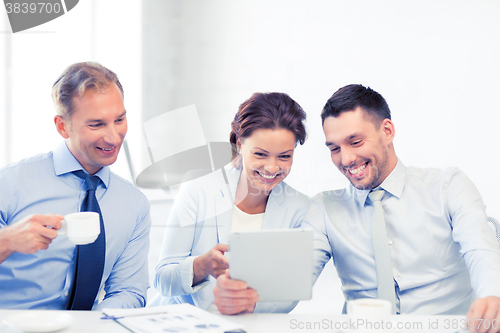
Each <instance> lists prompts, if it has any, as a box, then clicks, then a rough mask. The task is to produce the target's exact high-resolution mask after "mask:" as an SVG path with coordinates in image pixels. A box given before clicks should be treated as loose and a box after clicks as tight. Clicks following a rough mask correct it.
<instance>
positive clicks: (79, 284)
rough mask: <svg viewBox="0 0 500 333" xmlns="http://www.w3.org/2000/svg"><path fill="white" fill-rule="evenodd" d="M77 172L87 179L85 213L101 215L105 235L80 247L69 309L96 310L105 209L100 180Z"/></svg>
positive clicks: (80, 171) (103, 251)
mask: <svg viewBox="0 0 500 333" xmlns="http://www.w3.org/2000/svg"><path fill="white" fill-rule="evenodd" d="M73 173H74V174H75V175H76V176H78V177H80V178H82V179H85V185H86V187H87V195H86V196H85V199H83V203H82V207H81V209H80V211H82V212H96V213H99V217H100V220H101V233H100V234H99V237H97V239H96V241H95V242H94V243H91V244H86V245H77V249H76V270H75V278H74V281H73V285H72V289H71V290H72V291H71V295H70V298H69V302H68V310H92V306H93V305H94V300H95V298H96V297H97V293H98V292H99V286H100V285H101V279H102V272H103V270H104V257H105V255H106V235H105V230H104V222H103V220H102V214H101V209H100V208H99V203H98V202H97V198H96V196H95V190H96V188H97V183H98V182H99V177H97V176H91V175H87V174H86V173H85V172H83V171H82V170H78V171H73Z"/></svg>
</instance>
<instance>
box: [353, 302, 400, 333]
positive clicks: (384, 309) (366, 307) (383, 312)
mask: <svg viewBox="0 0 500 333" xmlns="http://www.w3.org/2000/svg"><path fill="white" fill-rule="evenodd" d="M347 315H348V316H349V318H350V319H351V320H353V321H354V322H355V323H356V324H357V331H356V332H386V331H389V330H390V328H392V323H391V315H392V304H391V302H389V301H387V300H385V299H374V298H360V299H356V300H352V301H348V302H347ZM389 325H390V326H391V327H390V328H389Z"/></svg>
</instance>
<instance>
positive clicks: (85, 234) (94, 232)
mask: <svg viewBox="0 0 500 333" xmlns="http://www.w3.org/2000/svg"><path fill="white" fill-rule="evenodd" d="M61 222H62V227H61V229H59V230H58V231H57V233H58V234H62V235H66V236H67V237H68V239H69V240H70V241H71V242H73V243H75V244H77V245H85V244H90V243H93V242H94V241H95V240H96V239H97V237H98V236H99V234H100V233H101V224H100V220H99V214H98V213H96V212H79V213H72V214H68V215H66V216H64V220H62V221H61Z"/></svg>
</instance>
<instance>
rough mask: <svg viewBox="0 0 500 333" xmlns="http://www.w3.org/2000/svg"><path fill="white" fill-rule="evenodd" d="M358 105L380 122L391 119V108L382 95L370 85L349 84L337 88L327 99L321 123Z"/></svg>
mask: <svg viewBox="0 0 500 333" xmlns="http://www.w3.org/2000/svg"><path fill="white" fill-rule="evenodd" d="M358 107H361V108H362V109H363V110H365V111H366V112H367V113H368V114H370V115H371V116H375V119H377V120H379V121H380V122H382V120H384V119H391V110H389V105H387V102H386V101H385V99H384V97H382V95H380V94H379V93H378V92H376V91H375V90H373V89H371V88H370V87H364V86H362V85H361V84H350V85H347V86H345V87H342V88H340V89H339V90H337V91H336V92H335V93H334V94H333V95H332V97H330V98H329V99H328V101H327V102H326V104H325V107H324V108H323V111H322V112H321V123H322V124H323V125H324V123H325V119H326V118H327V117H338V116H339V115H340V114H341V113H342V112H346V111H353V110H355V109H356V108H358Z"/></svg>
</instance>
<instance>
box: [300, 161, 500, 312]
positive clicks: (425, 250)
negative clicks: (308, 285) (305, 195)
mask: <svg viewBox="0 0 500 333" xmlns="http://www.w3.org/2000/svg"><path fill="white" fill-rule="evenodd" d="M380 187H381V188H383V189H384V190H385V191H386V193H385V195H384V197H383V199H382V205H383V207H384V210H385V220H386V226H387V236H388V244H389V251H390V256H391V260H392V270H393V277H394V280H395V285H396V296H397V298H398V301H399V306H400V312H401V313H404V314H408V313H412V314H465V313H466V312H467V310H468V309H469V306H470V304H471V302H472V301H473V300H474V299H475V297H476V296H477V297H486V296H499V297H500V282H499V281H500V250H499V248H498V244H497V242H496V239H495V238H494V235H493V232H492V230H491V228H489V226H488V225H487V223H486V215H485V206H484V204H483V201H482V199H481V196H480V195H479V193H478V191H477V189H476V187H475V186H474V184H473V183H472V182H471V181H470V180H469V178H467V176H466V175H465V174H464V173H463V172H462V171H460V170H459V169H457V168H447V169H445V170H440V169H420V168H414V167H408V168H407V167H405V166H404V165H403V164H402V163H401V162H400V161H398V164H397V166H396V167H395V169H394V170H393V171H392V173H391V174H390V175H389V176H388V177H387V178H386V179H385V180H384V182H383V183H382V184H381V185H380ZM368 193H369V190H358V189H356V188H354V187H353V186H350V187H349V188H347V189H343V190H336V191H329V192H323V193H320V194H318V195H316V196H315V197H314V199H313V203H312V205H311V207H310V209H309V212H308V213H307V215H306V218H305V221H304V223H303V225H302V227H305V228H310V227H311V226H312V227H313V228H314V229H316V233H315V265H316V267H315V278H317V277H318V275H319V274H320V272H321V270H322V269H323V266H324V265H325V264H326V262H327V261H328V260H329V259H330V257H333V262H334V264H335V266H336V268H337V272H338V274H339V277H340V280H341V281H342V290H343V292H344V296H345V297H346V300H352V299H357V298H365V297H368V298H376V297H377V281H376V280H377V278H376V268H375V260H374V255H373V243H372V239H371V215H372V212H373V205H372V204H371V201H370V200H369V199H367V196H368ZM469 274H470V275H469ZM474 292H475V293H474Z"/></svg>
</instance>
